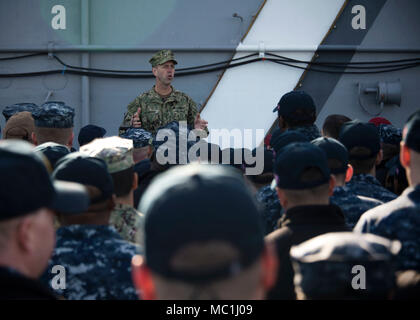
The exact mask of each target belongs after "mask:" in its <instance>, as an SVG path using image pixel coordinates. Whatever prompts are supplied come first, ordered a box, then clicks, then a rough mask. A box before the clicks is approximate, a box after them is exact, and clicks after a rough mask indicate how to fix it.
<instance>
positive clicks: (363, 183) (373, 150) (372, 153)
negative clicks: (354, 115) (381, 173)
mask: <svg viewBox="0 0 420 320" xmlns="http://www.w3.org/2000/svg"><path fill="white" fill-rule="evenodd" d="M339 141H340V142H341V143H342V144H343V145H345V146H346V148H347V150H348V152H349V161H350V164H351V165H352V166H353V170H354V174H353V177H352V179H351V180H350V181H349V182H348V183H347V187H348V188H349V189H350V190H351V191H352V192H353V193H355V194H358V195H361V196H365V197H369V198H374V199H377V200H379V201H382V202H388V201H391V200H394V199H395V198H396V197H397V195H396V194H394V193H392V192H391V191H389V190H387V189H386V188H384V187H383V186H382V185H381V184H380V182H379V181H378V180H377V179H376V178H375V173H376V171H375V165H376V164H379V163H380V162H381V160H382V150H381V145H380V138H379V134H378V131H377V129H376V128H375V126H374V125H373V124H370V123H363V122H360V121H357V120H354V121H349V122H346V123H344V124H343V126H342V127H341V131H340V136H339Z"/></svg>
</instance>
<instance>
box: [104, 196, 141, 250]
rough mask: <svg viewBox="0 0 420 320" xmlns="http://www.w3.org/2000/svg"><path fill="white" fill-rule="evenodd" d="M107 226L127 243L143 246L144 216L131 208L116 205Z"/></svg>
mask: <svg viewBox="0 0 420 320" xmlns="http://www.w3.org/2000/svg"><path fill="white" fill-rule="evenodd" d="M109 224H110V225H111V226H113V227H114V228H115V229H116V230H117V232H118V233H119V234H120V236H121V237H122V238H123V239H124V240H127V241H129V242H132V243H136V244H139V245H140V246H143V245H144V243H143V224H144V215H143V214H142V213H140V212H138V211H137V210H136V209H134V208H133V207H132V206H129V205H126V204H120V203H117V204H116V205H115V208H114V210H113V211H112V212H111V217H110V219H109Z"/></svg>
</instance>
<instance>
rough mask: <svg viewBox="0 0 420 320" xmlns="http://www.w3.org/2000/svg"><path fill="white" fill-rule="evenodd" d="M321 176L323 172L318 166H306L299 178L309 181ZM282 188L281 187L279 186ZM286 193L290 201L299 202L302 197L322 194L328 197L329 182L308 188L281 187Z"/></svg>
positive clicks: (318, 178)
mask: <svg viewBox="0 0 420 320" xmlns="http://www.w3.org/2000/svg"><path fill="white" fill-rule="evenodd" d="M322 178H323V174H322V172H321V170H320V169H319V168H316V167H309V168H306V169H305V170H304V171H303V172H302V174H301V176H300V180H301V181H302V182H305V183H311V182H312V181H319V180H321V179H322ZM280 189H282V188H280ZM282 190H283V191H284V193H285V194H286V196H287V198H288V199H289V200H291V201H292V202H300V201H301V200H302V199H304V198H320V197H323V196H327V197H328V190H329V184H328V183H324V184H321V185H319V186H316V187H313V188H309V189H299V190H294V189H282Z"/></svg>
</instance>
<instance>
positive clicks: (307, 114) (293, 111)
mask: <svg viewBox="0 0 420 320" xmlns="http://www.w3.org/2000/svg"><path fill="white" fill-rule="evenodd" d="M276 111H277V117H278V125H279V128H280V130H281V131H286V130H289V131H296V132H298V133H301V134H302V135H303V136H305V137H306V139H307V141H311V140H313V139H316V138H318V137H320V136H321V133H320V131H319V129H318V127H317V126H316V125H315V120H316V106H315V103H314V100H313V99H312V97H311V96H310V95H309V94H308V93H306V92H305V91H290V92H288V93H286V94H285V95H283V96H282V97H281V99H280V101H279V103H278V104H277V106H276V107H275V108H274V109H273V112H276Z"/></svg>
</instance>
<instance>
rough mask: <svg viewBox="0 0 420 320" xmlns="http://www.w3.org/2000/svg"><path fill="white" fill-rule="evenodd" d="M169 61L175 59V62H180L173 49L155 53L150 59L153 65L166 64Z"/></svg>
mask: <svg viewBox="0 0 420 320" xmlns="http://www.w3.org/2000/svg"><path fill="white" fill-rule="evenodd" d="M168 61H173V62H174V64H178V62H177V61H176V60H175V56H174V54H173V52H172V51H171V50H160V51H159V52H157V53H155V54H154V55H153V57H152V58H151V59H150V60H149V62H150V64H151V65H152V67H156V66H157V65H159V64H164V63H165V62H168Z"/></svg>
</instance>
